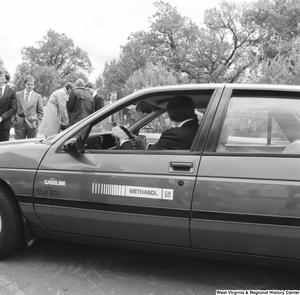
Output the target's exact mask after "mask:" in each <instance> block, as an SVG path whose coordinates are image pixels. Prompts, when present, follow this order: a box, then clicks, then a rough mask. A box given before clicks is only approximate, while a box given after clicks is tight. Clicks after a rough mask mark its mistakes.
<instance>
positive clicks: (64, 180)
mask: <svg viewBox="0 0 300 295" xmlns="http://www.w3.org/2000/svg"><path fill="white" fill-rule="evenodd" d="M220 91H221V89H217V90H216V89H215V88H214V87H213V86H209V87H208V88H205V89H203V90H202V89H199V90H193V91H188V92H186V91H184V90H181V91H180V90H178V91H169V92H168V91H163V92H161V93H159V92H158V93H154V94H153V95H152V94H151V93H147V94H145V95H144V96H141V97H139V96H136V97H134V98H133V102H134V105H135V106H136V105H137V102H138V101H139V99H144V98H147V100H148V101H152V100H153V103H156V102H157V105H156V106H155V107H154V109H155V111H154V112H153V113H150V114H149V116H150V117H151V114H157V115H158V114H160V109H163V107H164V105H166V102H167V101H168V99H169V98H170V97H172V96H174V95H176V94H185V95H191V96H192V97H193V98H194V99H195V100H197V104H198V105H199V109H203V108H204V109H209V107H210V106H211V105H212V104H215V105H216V104H217V102H218V99H219V98H220V95H216V93H219V92H220ZM152 96H153V98H152ZM134 105H132V104H130V105H128V103H127V101H126V100H125V101H124V106H123V105H122V104H121V102H118V103H117V104H116V109H117V111H118V112H114V108H113V107H114V106H110V107H108V108H106V109H105V110H103V111H102V112H100V115H99V116H97V117H95V119H94V120H91V119H90V120H87V123H85V124H81V125H80V126H79V127H77V128H75V129H74V131H71V132H69V133H68V135H67V136H65V137H63V138H62V139H61V140H59V141H57V142H56V143H54V144H53V146H52V147H51V148H50V150H49V152H48V153H47V155H46V156H45V158H44V159H43V161H42V163H41V165H40V167H39V170H38V173H37V177H36V182H35V198H34V200H35V201H34V203H35V210H36V213H37V215H38V216H39V217H40V219H41V220H42V221H43V223H44V224H45V226H46V227H47V228H48V229H49V230H50V231H52V232H59V233H72V234H77V235H82V236H93V237H101V238H109V239H119V240H126V241H134V242H149V243H150V242H151V243H154V244H159V245H161V244H163V245H176V246H183V247H189V246H190V233H189V221H190V208H191V201H192V194H193V190H194V186H195V179H196V175H197V170H198V167H199V163H200V152H199V151H192V150H191V151H188V150H178V151H176V150H175V151H170V150H164V151H150V150H148V151H145V150H130V151H124V150H117V149H113V145H114V144H112V143H111V141H112V138H111V136H110V134H109V133H110V131H109V130H108V129H109V128H110V127H109V125H111V126H113V125H114V124H116V123H118V121H119V120H120V116H121V119H122V123H124V124H126V123H127V125H129V123H134V124H133V126H136V127H135V129H132V131H134V132H135V131H137V130H139V129H141V130H143V131H145V130H147V128H145V126H146V125H147V124H148V125H149V126H150V128H148V129H149V130H151V128H152V127H153V124H152V125H151V122H152V121H151V122H150V121H149V122H148V120H147V116H146V117H142V119H141V122H144V123H143V124H144V125H145V126H143V125H139V123H138V122H135V118H136V116H137V114H136V113H135V112H133V113H132V110H133V109H135V108H134ZM204 117H205V118H206V117H207V118H208V120H206V119H203V122H202V123H201V124H200V128H199V131H198V134H197V138H198V137H201V136H202V137H203V136H204V134H205V130H207V126H206V125H208V124H209V122H211V120H212V116H211V115H209V112H207V113H205V115H204ZM131 120H133V122H130V121H131ZM149 120H150V119H149ZM162 121H163V122H165V120H162ZM129 128H130V127H129ZM97 130H98V131H99V132H100V134H101V132H102V133H103V132H104V130H106V131H105V132H106V133H105V132H104V133H105V134H104V135H103V136H100V137H99V136H96V135H97ZM151 135H152V134H151ZM78 137H81V138H82V139H83V140H85V145H84V152H83V153H79V154H76V153H74V154H73V153H70V152H67V151H65V150H64V149H63V146H64V145H65V146H66V145H68V142H72V140H75V139H76V138H78ZM99 138H101V139H99Z"/></svg>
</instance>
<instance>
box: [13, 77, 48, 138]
mask: <svg viewBox="0 0 300 295" xmlns="http://www.w3.org/2000/svg"><path fill="white" fill-rule="evenodd" d="M24 84H25V89H24V90H22V91H19V92H17V93H16V94H17V114H16V116H15V117H14V120H13V123H14V127H15V139H25V138H35V137H37V135H38V128H39V125H40V124H41V122H42V119H43V114H44V102H43V99H42V96H41V95H40V94H38V93H36V92H35V91H33V88H34V87H35V79H34V78H33V77H32V76H30V75H27V76H26V77H25V78H24Z"/></svg>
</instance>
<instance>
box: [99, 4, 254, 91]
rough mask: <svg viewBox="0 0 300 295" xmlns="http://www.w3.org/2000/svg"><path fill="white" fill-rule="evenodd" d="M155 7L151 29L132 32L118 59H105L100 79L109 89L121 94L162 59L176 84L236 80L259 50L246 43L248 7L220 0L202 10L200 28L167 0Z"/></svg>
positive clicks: (250, 25)
mask: <svg viewBox="0 0 300 295" xmlns="http://www.w3.org/2000/svg"><path fill="white" fill-rule="evenodd" d="M154 6H155V7H156V8H157V12H156V13H155V14H153V16H152V17H151V18H150V19H149V23H150V25H149V31H148V32H145V31H139V32H135V33H132V34H131V35H130V36H129V38H128V42H127V44H126V45H124V46H122V47H121V53H120V55H119V59H117V60H114V61H113V62H111V63H109V64H106V66H105V70H104V72H103V80H102V81H103V83H104V85H105V88H106V91H107V92H110V91H112V90H115V91H117V92H118V93H120V91H121V89H122V87H123V85H124V84H125V83H126V81H127V80H128V79H129V77H131V76H132V74H133V73H134V72H136V71H137V70H139V69H143V68H145V66H146V64H147V63H148V62H151V63H152V64H157V63H158V62H160V63H161V64H162V65H163V66H164V67H166V68H167V69H168V71H170V72H172V73H174V75H176V78H177V82H178V83H180V84H181V83H204V82H206V83H211V82H234V81H238V79H239V78H240V76H241V75H242V74H243V73H244V71H245V70H246V69H247V68H249V67H251V66H252V64H253V60H254V57H255V55H256V54H257V51H258V50H257V49H253V48H251V47H250V46H249V44H250V43H251V42H252V43H254V41H255V40H256V38H257V26H256V25H255V24H254V22H253V16H252V14H251V13H250V12H249V11H251V9H252V6H249V7H247V6H246V5H245V4H240V5H238V4H236V3H231V2H228V1H222V2H221V4H220V6H219V8H214V9H210V10H207V11H206V13H205V21H204V24H203V26H202V27H199V26H197V25H196V24H195V23H194V22H192V21H191V19H189V18H188V17H185V16H182V15H181V14H180V13H179V12H178V11H177V8H176V7H172V6H171V5H170V4H169V3H166V2H164V1H162V0H160V1H158V2H155V3H154Z"/></svg>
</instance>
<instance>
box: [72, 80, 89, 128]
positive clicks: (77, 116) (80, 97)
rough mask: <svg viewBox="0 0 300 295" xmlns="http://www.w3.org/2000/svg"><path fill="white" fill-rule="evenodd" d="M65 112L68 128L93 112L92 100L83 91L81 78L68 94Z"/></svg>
mask: <svg viewBox="0 0 300 295" xmlns="http://www.w3.org/2000/svg"><path fill="white" fill-rule="evenodd" d="M67 110H68V113H69V125H70V126H71V125H73V124H75V123H77V122H78V121H80V120H81V119H84V118H86V117H87V116H89V115H91V114H92V113H93V111H94V98H93V96H92V95H91V94H90V93H89V92H88V91H87V90H86V89H85V83H84V81H83V79H81V78H79V79H77V80H76V82H75V88H74V89H73V90H72V92H71V93H70V97H69V100H68V102H67Z"/></svg>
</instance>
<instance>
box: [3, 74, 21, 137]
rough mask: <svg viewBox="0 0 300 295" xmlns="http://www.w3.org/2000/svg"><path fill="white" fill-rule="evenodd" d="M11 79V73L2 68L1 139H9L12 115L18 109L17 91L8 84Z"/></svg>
mask: <svg viewBox="0 0 300 295" xmlns="http://www.w3.org/2000/svg"><path fill="white" fill-rule="evenodd" d="M9 79H10V75H9V73H8V72H6V71H3V70H1V69H0V141H7V140H9V132H10V129H11V126H12V122H11V117H12V116H14V115H15V113H16V110H17V96H16V92H15V91H14V90H13V89H12V88H10V87H9V86H8V85H7V82H8V81H9Z"/></svg>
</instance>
